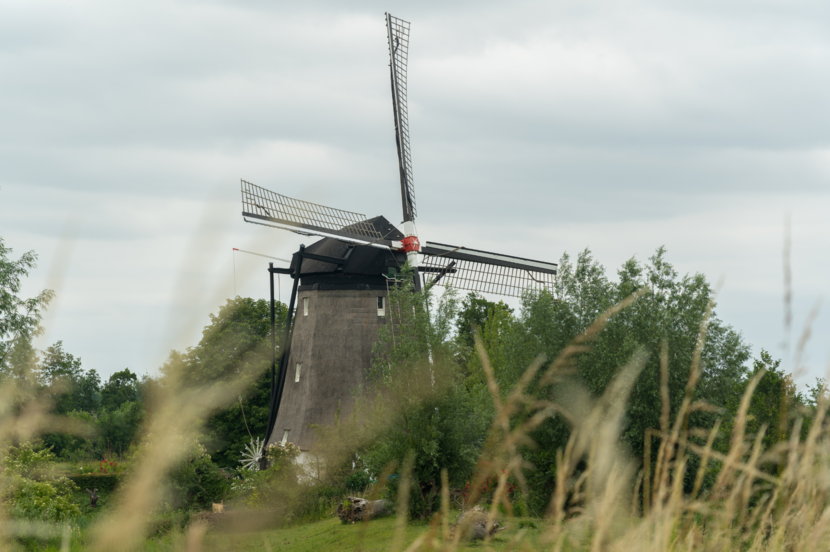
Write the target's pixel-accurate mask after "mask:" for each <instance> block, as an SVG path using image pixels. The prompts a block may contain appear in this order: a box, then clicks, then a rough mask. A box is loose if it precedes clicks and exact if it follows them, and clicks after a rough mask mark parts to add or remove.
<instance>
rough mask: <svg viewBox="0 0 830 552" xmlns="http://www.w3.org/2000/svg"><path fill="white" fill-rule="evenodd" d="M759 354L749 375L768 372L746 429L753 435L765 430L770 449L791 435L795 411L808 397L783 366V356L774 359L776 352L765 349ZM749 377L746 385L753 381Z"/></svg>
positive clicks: (754, 396) (752, 404)
mask: <svg viewBox="0 0 830 552" xmlns="http://www.w3.org/2000/svg"><path fill="white" fill-rule="evenodd" d="M759 357H760V358H757V359H755V360H754V362H753V364H752V371H751V372H750V374H749V376H750V377H752V376H755V375H756V374H758V373H759V372H761V371H762V370H763V371H764V375H763V376H762V377H761V379H760V380H759V381H758V384H757V386H756V387H755V392H754V393H753V394H752V399H750V403H749V410H748V412H747V414H748V415H747V418H748V420H747V424H746V432H747V434H750V435H752V434H757V433H758V432H760V431H762V430H763V431H764V437H763V445H764V448H765V449H768V448H770V447H772V446H773V445H774V444H776V443H778V442H780V441H786V440H787V439H788V438H789V433H790V431H791V430H792V426H793V424H794V422H795V416H792V415H791V414H796V413H797V412H798V411H799V410H801V409H802V407H804V406H806V404H807V402H808V401H807V399H806V398H805V397H804V396H803V395H802V394H801V393H799V392H798V390H797V388H796V386H795V382H794V381H793V377H792V375H790V374H787V373H785V372H784V370H782V369H781V360H780V359H775V360H773V358H772V355H770V354H769V353H768V352H767V351H765V350H763V349H761V353H760V355H759ZM749 379H750V378H747V380H746V382H745V384H744V386H743V388H744V389H745V388H746V386H747V385H748V384H749ZM805 429H806V428H805ZM782 460H783V458H782Z"/></svg>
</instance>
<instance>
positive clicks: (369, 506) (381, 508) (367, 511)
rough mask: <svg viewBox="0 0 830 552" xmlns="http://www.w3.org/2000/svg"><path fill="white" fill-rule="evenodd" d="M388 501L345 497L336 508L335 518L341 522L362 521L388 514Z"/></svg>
mask: <svg viewBox="0 0 830 552" xmlns="http://www.w3.org/2000/svg"><path fill="white" fill-rule="evenodd" d="M390 511H391V508H390V504H389V501H388V500H383V499H381V500H366V499H365V498H360V497H356V496H347V497H346V498H344V499H343V502H341V503H340V505H338V506H337V517H339V518H340V520H341V521H343V522H346V523H348V522H352V523H354V522H355V521H363V520H364V519H372V518H376V517H380V516H384V515H387V514H389V513H390Z"/></svg>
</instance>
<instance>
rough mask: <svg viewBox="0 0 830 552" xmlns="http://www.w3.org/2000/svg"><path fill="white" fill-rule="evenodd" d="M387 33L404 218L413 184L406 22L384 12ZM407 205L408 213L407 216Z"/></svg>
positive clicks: (412, 214) (410, 207)
mask: <svg viewBox="0 0 830 552" xmlns="http://www.w3.org/2000/svg"><path fill="white" fill-rule="evenodd" d="M386 24H387V32H388V35H389V58H390V70H391V73H392V105H393V108H394V111H395V130H396V132H397V141H398V163H399V166H400V170H401V180H402V182H401V192H402V194H403V196H404V197H403V201H404V204H405V205H404V220H410V217H411V219H412V220H414V219H415V216H416V214H417V211H416V209H415V187H414V184H413V180H412V153H411V150H410V145H409V108H408V107H407V89H406V78H407V69H406V64H407V59H408V58H409V22H408V21H404V20H403V19H398V18H397V17H394V16H392V15H390V14H388V13H387V14H386ZM407 205H408V210H409V215H407V213H406V211H407Z"/></svg>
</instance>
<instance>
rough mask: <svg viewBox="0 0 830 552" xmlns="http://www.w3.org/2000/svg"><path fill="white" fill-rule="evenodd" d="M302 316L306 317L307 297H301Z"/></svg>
mask: <svg viewBox="0 0 830 552" xmlns="http://www.w3.org/2000/svg"><path fill="white" fill-rule="evenodd" d="M303 316H308V297H303Z"/></svg>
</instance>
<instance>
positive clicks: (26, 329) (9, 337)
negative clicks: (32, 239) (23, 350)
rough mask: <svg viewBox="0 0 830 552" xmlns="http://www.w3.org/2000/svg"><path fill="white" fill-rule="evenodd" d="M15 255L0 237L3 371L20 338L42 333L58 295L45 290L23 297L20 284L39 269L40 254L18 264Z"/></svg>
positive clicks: (25, 256)
mask: <svg viewBox="0 0 830 552" xmlns="http://www.w3.org/2000/svg"><path fill="white" fill-rule="evenodd" d="M11 254H12V249H11V248H9V247H6V245H5V243H4V241H3V238H0V369H4V368H5V367H6V364H5V363H6V360H7V359H6V357H7V355H8V354H9V352H10V350H11V348H12V347H13V345H14V343H15V342H16V341H17V340H18V339H22V340H24V341H26V340H30V339H31V338H32V337H34V336H36V335H39V334H40V333H41V331H42V330H41V327H40V321H41V318H42V316H43V310H44V309H45V308H46V306H47V305H48V304H49V301H51V300H52V298H53V297H54V295H55V293H54V292H53V291H51V290H43V291H41V292H40V293H39V294H37V295H36V296H34V297H31V298H29V299H23V298H21V297H20V296H19V294H20V283H21V281H22V279H23V278H24V277H26V276H28V275H29V270H31V269H33V268H35V267H36V266H37V265H36V261H37V255H35V253H34V252H32V251H29V252H28V253H24V254H23V255H22V256H21V257H20V258H19V259H17V260H16V261H14V260H11V259H10V258H9V257H10V255H11Z"/></svg>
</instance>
